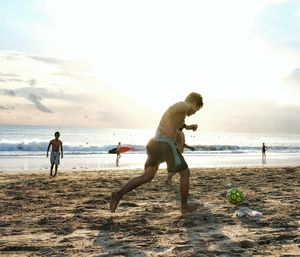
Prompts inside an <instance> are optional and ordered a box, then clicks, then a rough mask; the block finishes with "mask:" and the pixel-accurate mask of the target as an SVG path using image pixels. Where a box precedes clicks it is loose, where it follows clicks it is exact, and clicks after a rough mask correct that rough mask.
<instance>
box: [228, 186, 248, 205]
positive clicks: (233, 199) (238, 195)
mask: <svg viewBox="0 0 300 257" xmlns="http://www.w3.org/2000/svg"><path fill="white" fill-rule="evenodd" d="M226 198H227V201H228V202H229V203H231V204H240V203H241V202H242V201H243V200H244V194H243V192H242V191H241V190H239V189H237V188H231V189H230V190H229V191H228V192H227V195H226Z"/></svg>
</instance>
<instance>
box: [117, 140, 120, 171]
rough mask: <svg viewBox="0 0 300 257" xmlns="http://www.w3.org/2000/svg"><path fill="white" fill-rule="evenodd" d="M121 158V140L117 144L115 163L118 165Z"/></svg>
mask: <svg viewBox="0 0 300 257" xmlns="http://www.w3.org/2000/svg"><path fill="white" fill-rule="evenodd" d="M120 158H121V142H119V143H118V145H117V159H116V165H117V166H118V164H119V160H120Z"/></svg>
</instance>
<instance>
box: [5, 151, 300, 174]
mask: <svg viewBox="0 0 300 257" xmlns="http://www.w3.org/2000/svg"><path fill="white" fill-rule="evenodd" d="M184 157H185V160H186V162H187V163H188V165H189V167H190V168H218V167H259V166H266V167H274V166H290V165H293V166H295V165H299V164H300V154H299V153H289V154H282V153H281V154H268V155H267V159H266V164H262V157H261V154H257V153H255V154H211V155H193V154H188V153H187V154H184ZM146 158H147V155H146V154H145V153H140V154H122V157H121V159H120V164H119V166H118V167H116V163H115V162H116V156H115V155H110V154H100V155H65V156H64V158H63V159H61V165H60V166H59V168H58V170H59V171H84V170H89V171H96V170H102V169H103V170H110V169H111V170H121V169H122V170H124V169H134V170H141V169H143V168H144V163H145V160H146ZM165 167H166V165H165V163H163V164H161V165H160V168H165ZM49 168H50V163H49V158H46V157H45V156H31V157H28V156H18V157H15V156H5V157H4V156H0V172H4V173H14V172H16V171H18V172H24V173H27V172H33V171H34V172H47V171H48V170H49Z"/></svg>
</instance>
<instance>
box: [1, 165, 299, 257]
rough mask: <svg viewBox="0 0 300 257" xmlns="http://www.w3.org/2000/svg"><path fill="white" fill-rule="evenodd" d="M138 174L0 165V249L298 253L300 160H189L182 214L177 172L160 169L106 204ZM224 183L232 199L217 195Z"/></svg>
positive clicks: (24, 252) (13, 252)
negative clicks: (240, 196) (188, 209)
mask: <svg viewBox="0 0 300 257" xmlns="http://www.w3.org/2000/svg"><path fill="white" fill-rule="evenodd" d="M138 173H141V171H129V170H109V171H107V170H106V171H103V170H102V171H89V172H74V173H71V172H59V174H58V176H57V177H56V178H50V177H49V175H48V172H47V173H46V172H44V173H36V172H35V173H25V174H20V173H19V174H14V173H10V174H7V173H0V189H1V190H0V256H184V257H186V256H286V257H287V256H300V198H299V193H300V166H298V167H295V166H289V167H251V168H249V167H248V168H247V167H237V168H193V169H191V189H190V198H189V199H190V202H193V203H196V204H198V205H199V208H198V209H197V210H196V211H195V212H194V213H190V214H181V212H180V208H179V203H180V198H179V192H178V190H179V188H178V185H179V176H178V175H177V176H175V177H174V182H173V185H171V186H166V185H165V184H164V179H165V176H166V170H164V169H162V170H159V171H158V173H157V175H156V177H155V178H154V179H153V181H152V182H151V183H148V184H146V185H143V186H142V187H140V188H137V189H136V190H134V191H133V192H130V193H129V194H128V195H126V196H125V197H124V198H123V199H122V200H121V202H120V205H119V207H118V209H117V211H116V213H114V214H112V213H110V211H109V202H110V194H111V191H112V190H116V189H118V188H120V186H122V185H123V184H124V183H125V182H127V181H128V179H129V178H131V177H133V176H135V175H136V174H138ZM230 187H238V188H240V189H241V190H242V191H243V192H244V194H245V201H244V202H243V203H242V204H241V206H235V205H231V204H229V203H228V202H227V201H226V198H225V196H226V192H227V190H228V189H229V188H230ZM240 207H248V208H251V209H253V210H255V211H259V212H262V213H263V216H262V217H261V218H250V217H242V218H240V217H237V216H236V214H235V211H237V210H238V209H239V208H240Z"/></svg>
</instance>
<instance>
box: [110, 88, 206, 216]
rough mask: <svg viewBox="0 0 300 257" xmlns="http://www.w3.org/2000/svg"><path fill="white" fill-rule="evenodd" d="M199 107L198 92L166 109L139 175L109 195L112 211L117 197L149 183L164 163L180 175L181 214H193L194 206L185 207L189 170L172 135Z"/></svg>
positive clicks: (200, 101)
mask: <svg viewBox="0 0 300 257" xmlns="http://www.w3.org/2000/svg"><path fill="white" fill-rule="evenodd" d="M202 106H203V100H202V96H201V95H200V94H198V93H195V92H193V93H190V94H189V95H188V96H187V97H186V99H185V100H184V101H181V102H178V103H175V104H174V105H172V106H170V107H169V108H168V109H167V111H166V112H165V113H164V114H163V116H162V118H161V120H160V123H159V125H158V128H157V130H156V135H155V137H154V138H151V139H150V141H149V142H148V144H147V146H146V147H147V155H148V158H147V160H146V163H145V170H144V173H143V174H142V175H141V176H138V177H135V178H132V179H131V180H129V181H128V182H127V184H125V185H124V186H123V187H122V188H121V189H120V190H119V191H115V192H112V195H111V202H110V210H111V212H115V210H116V208H117V207H118V204H119V201H120V200H121V198H122V197H123V196H124V195H125V194H126V193H128V192H129V191H131V190H133V189H135V188H137V187H138V186H140V185H142V184H145V183H147V182H150V181H151V180H152V179H153V177H154V176H155V174H156V172H157V170H158V168H159V165H160V164H161V163H163V162H167V168H168V172H179V174H180V197H181V212H182V213H186V212H193V211H195V210H196V209H197V208H196V206H192V205H188V203H187V201H188V194H189V189H190V170H189V168H188V165H187V163H186V162H185V160H184V158H183V156H182V154H181V153H180V151H179V150H178V149H177V148H176V146H175V143H174V137H175V134H176V132H177V130H178V128H180V126H182V124H183V123H184V120H185V117H186V116H190V115H193V114H195V113H196V112H197V111H199V109H200V108H202Z"/></svg>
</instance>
